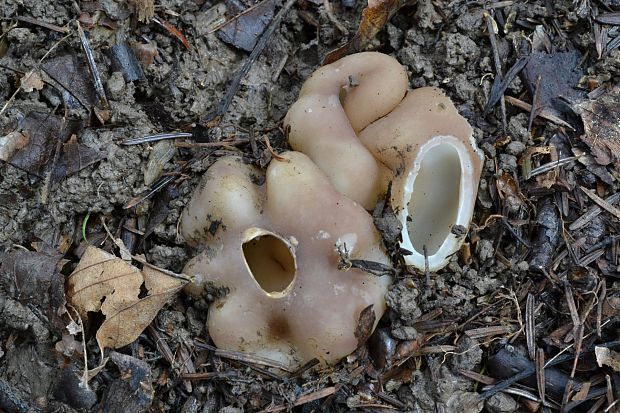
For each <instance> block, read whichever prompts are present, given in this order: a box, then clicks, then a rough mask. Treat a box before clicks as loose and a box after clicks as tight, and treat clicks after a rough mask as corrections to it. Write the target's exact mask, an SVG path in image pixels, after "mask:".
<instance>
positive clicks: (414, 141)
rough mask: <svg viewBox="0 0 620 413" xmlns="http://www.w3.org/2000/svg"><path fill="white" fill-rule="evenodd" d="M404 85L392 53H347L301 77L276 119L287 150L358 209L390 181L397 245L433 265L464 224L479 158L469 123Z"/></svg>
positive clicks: (458, 238) (439, 96)
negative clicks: (302, 156) (399, 227)
mask: <svg viewBox="0 0 620 413" xmlns="http://www.w3.org/2000/svg"><path fill="white" fill-rule="evenodd" d="M352 79H353V81H352ZM407 84H408V81H407V77H406V74H405V72H404V70H403V69H402V67H401V65H400V64H399V63H398V61H396V60H395V59H393V58H392V57H390V56H387V55H384V54H381V53H374V52H368V53H358V54H354V55H350V56H347V57H344V58H342V59H340V60H339V61H337V62H335V63H332V64H330V65H326V66H323V67H321V68H320V69H318V70H317V71H316V72H315V73H314V74H313V75H312V76H311V77H310V78H309V79H308V80H307V81H306V83H305V84H304V86H303V87H302V90H301V92H300V96H299V100H297V102H295V104H294V105H293V106H292V107H291V109H290V110H289V112H288V113H287V115H286V118H285V120H284V124H285V128H286V130H287V131H288V137H289V142H290V144H291V146H292V147H293V149H295V150H298V151H301V152H304V153H306V154H307V155H308V156H309V157H310V158H311V159H312V160H313V161H314V162H315V163H316V164H317V165H318V166H319V167H320V168H321V169H323V171H325V173H326V174H327V176H328V177H329V178H330V179H331V180H332V182H333V184H334V186H335V187H336V188H337V189H338V190H339V191H341V192H342V193H343V194H344V195H346V196H347V197H349V198H351V199H353V200H354V201H357V202H359V203H360V204H361V205H363V206H364V207H365V208H366V209H372V208H373V207H374V205H375V204H376V202H377V200H378V199H380V197H382V196H384V194H385V192H386V190H387V186H388V182H389V181H390V180H391V181H392V196H391V200H390V201H391V205H392V207H393V208H394V210H395V211H396V212H397V214H398V216H399V218H400V220H401V223H402V224H403V231H402V238H403V240H402V243H401V247H403V248H405V249H407V250H409V251H411V252H412V254H411V255H407V256H405V261H406V262H407V263H408V264H410V265H414V266H416V267H418V268H420V269H424V268H425V259H424V249H425V248H426V255H427V257H428V266H429V269H430V270H431V271H434V270H438V269H440V268H442V267H443V266H445V265H446V264H447V262H448V260H449V257H450V255H452V254H454V253H455V252H456V251H457V250H458V248H459V247H460V245H461V243H462V241H463V234H460V232H462V231H459V230H458V229H457V227H458V226H460V227H464V230H467V229H468V227H469V224H470V221H471V218H472V215H473V209H474V204H475V201H476V196H477V191H478V183H479V180H480V174H481V170H482V162H483V155H482V153H481V152H480V151H479V150H478V148H477V147H476V144H475V141H474V139H473V136H472V128H471V126H470V125H469V124H468V123H467V121H466V120H465V119H464V118H463V117H462V116H461V115H459V113H458V111H457V110H456V108H455V107H454V105H453V104H452V102H451V101H450V99H449V98H448V97H446V96H445V95H444V94H443V92H442V91H441V90H439V89H437V88H433V87H425V88H420V89H415V90H410V91H407ZM405 95H406V96H405ZM403 97H404V99H402V98H403ZM453 230H454V231H453ZM453 232H455V233H453Z"/></svg>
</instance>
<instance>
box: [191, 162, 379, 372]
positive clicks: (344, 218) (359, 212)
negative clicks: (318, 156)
mask: <svg viewBox="0 0 620 413" xmlns="http://www.w3.org/2000/svg"><path fill="white" fill-rule="evenodd" d="M281 156H282V160H273V161H272V162H271V164H270V165H269V167H268V169H267V171H266V173H264V172H262V171H260V170H259V169H258V168H255V167H253V166H249V165H246V164H244V163H243V162H242V160H241V159H240V158H237V157H227V158H222V159H220V160H218V161H217V162H216V163H215V164H213V165H212V166H211V167H210V168H209V170H208V171H207V173H206V175H205V177H204V180H203V183H202V184H201V186H200V188H199V189H198V190H197V191H196V192H195V193H194V195H193V197H192V199H191V201H190V203H189V204H188V206H187V208H186V209H185V211H184V212H183V215H182V220H181V233H182V234H183V236H184V237H185V238H186V239H187V240H188V241H190V242H192V243H195V244H201V245H203V246H204V247H205V251H204V252H203V253H202V254H200V255H198V256H197V257H195V258H194V259H192V260H191V261H190V262H189V263H188V264H187V265H186V268H185V270H184V272H186V273H187V274H192V275H195V276H196V282H195V283H194V284H192V285H191V286H190V287H189V292H190V293H196V292H199V291H200V289H201V288H202V284H204V283H205V282H207V281H208V282H211V283H214V284H216V285H218V286H223V287H226V288H228V290H229V292H228V294H227V295H226V296H225V297H223V298H221V299H218V300H217V301H216V302H215V303H214V304H213V305H212V306H211V307H210V310H209V316H208V328H209V334H210V335H211V337H212V338H213V341H214V342H215V344H216V345H217V346H218V347H221V348H225V349H234V350H238V351H245V352H248V353H252V354H255V355H259V356H263V357H268V358H270V359H273V360H277V361H279V362H281V363H284V364H286V365H288V366H290V367H291V368H294V367H297V366H299V365H301V364H303V363H305V362H307V361H309V360H311V359H312V358H315V357H316V358H318V359H319V360H321V361H323V362H325V363H333V362H336V361H338V360H339V359H341V358H342V357H344V356H346V355H347V354H349V353H351V352H352V351H354V350H355V349H356V348H357V346H358V337H356V336H355V329H356V327H357V325H358V321H359V317H360V313H361V312H362V310H364V309H365V308H366V307H368V306H372V308H373V311H374V313H375V320H376V321H378V320H379V319H380V318H381V315H382V314H383V312H384V311H385V300H384V295H385V292H386V290H387V287H388V285H389V283H390V282H391V280H390V279H389V277H377V276H373V275H369V274H367V273H364V272H362V271H360V270H357V269H350V270H348V271H342V270H339V269H338V262H339V258H340V257H339V254H338V252H337V251H336V247H335V245H336V244H337V243H344V244H346V247H347V250H348V252H349V255H350V257H351V258H352V259H364V260H370V261H375V262H379V263H382V264H385V265H389V259H388V257H387V256H386V254H385V252H384V251H383V249H382V248H381V241H380V235H379V234H378V232H377V231H376V229H375V227H374V225H373V222H372V218H371V217H370V215H369V214H368V213H367V212H366V211H365V210H364V209H363V208H362V207H361V206H359V205H357V204H356V203H355V202H353V201H351V200H350V199H348V198H346V197H345V196H343V195H342V194H340V193H339V192H338V191H337V190H336V189H335V188H334V187H333V186H332V184H331V183H330V181H329V180H328V178H327V177H326V176H325V174H324V173H323V172H322V171H321V170H320V169H319V168H318V167H317V166H316V165H315V164H314V163H313V162H312V161H311V160H310V159H309V158H308V157H307V156H305V155H303V154H301V153H298V152H287V153H284V154H282V155H281Z"/></svg>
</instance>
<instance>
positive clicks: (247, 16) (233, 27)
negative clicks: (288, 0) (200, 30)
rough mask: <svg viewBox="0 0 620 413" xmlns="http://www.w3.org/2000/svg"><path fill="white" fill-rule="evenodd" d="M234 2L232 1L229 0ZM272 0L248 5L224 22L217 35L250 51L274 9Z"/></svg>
mask: <svg viewBox="0 0 620 413" xmlns="http://www.w3.org/2000/svg"><path fill="white" fill-rule="evenodd" d="M229 4H234V2H229ZM275 7H276V4H275V1H274V0H263V1H261V2H260V3H258V4H256V5H254V6H251V7H249V8H248V9H246V10H244V11H242V12H241V11H240V13H239V14H238V15H237V16H235V17H233V18H232V19H230V20H229V21H227V22H226V23H224V25H222V26H221V27H220V30H219V31H218V32H217V37H219V38H220V40H222V41H223V42H225V43H228V44H230V45H233V46H235V47H237V48H239V49H242V50H245V51H246V52H251V51H252V50H254V46H256V42H257V41H258V38H259V37H260V35H261V34H262V33H263V31H264V30H265V28H266V27H267V25H268V24H269V22H270V21H271V19H273V14H274V11H275Z"/></svg>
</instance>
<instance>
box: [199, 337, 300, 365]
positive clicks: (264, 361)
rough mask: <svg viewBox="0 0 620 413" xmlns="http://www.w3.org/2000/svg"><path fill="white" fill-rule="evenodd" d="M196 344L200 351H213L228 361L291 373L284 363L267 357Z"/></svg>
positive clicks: (200, 343)
mask: <svg viewBox="0 0 620 413" xmlns="http://www.w3.org/2000/svg"><path fill="white" fill-rule="evenodd" d="M194 344H195V345H196V347H198V348H200V349H203V350H210V351H212V352H213V354H215V355H216V356H218V357H223V358H226V359H230V360H236V361H241V362H246V363H253V364H258V365H261V366H267V367H275V368H278V369H280V370H283V371H286V372H289V373H290V372H291V370H290V368H289V367H288V366H286V365H284V364H283V363H280V362H279V361H276V360H271V359H268V358H266V357H260V356H255V355H252V354H246V353H242V352H240V351H233V350H222V349H219V348H217V347H213V346H210V345H208V344H206V343H202V342H200V341H195V342H194Z"/></svg>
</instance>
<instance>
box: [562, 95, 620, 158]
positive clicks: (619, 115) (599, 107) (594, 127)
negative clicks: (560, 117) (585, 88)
mask: <svg viewBox="0 0 620 413" xmlns="http://www.w3.org/2000/svg"><path fill="white" fill-rule="evenodd" d="M573 109H574V110H575V111H576V112H577V113H578V114H579V115H580V116H581V120H582V121H583V128H584V131H585V134H584V135H583V136H582V137H581V140H582V141H584V142H585V143H586V144H587V145H588V146H589V147H590V151H591V152H592V155H593V156H594V159H595V160H596V162H597V163H598V164H599V165H609V164H610V163H612V162H613V163H614V164H615V165H616V167H618V166H620V126H619V125H620V90H618V89H613V90H611V91H609V92H607V93H605V94H604V95H602V96H599V97H598V98H597V99H595V100H586V101H585V102H582V103H579V104H577V105H574V106H573Z"/></svg>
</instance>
